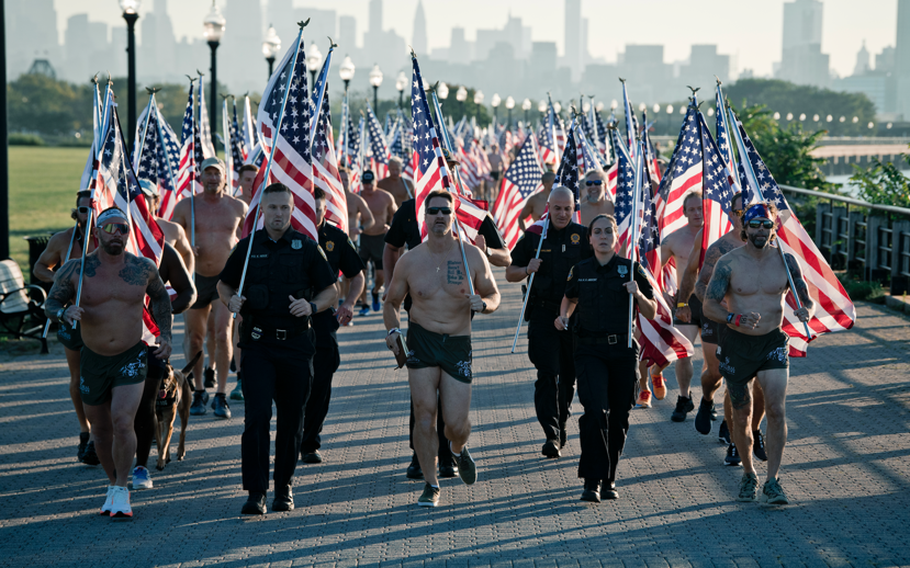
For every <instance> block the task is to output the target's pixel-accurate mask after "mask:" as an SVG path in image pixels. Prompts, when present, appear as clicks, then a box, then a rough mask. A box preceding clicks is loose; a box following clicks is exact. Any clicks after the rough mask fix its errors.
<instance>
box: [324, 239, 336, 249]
mask: <svg viewBox="0 0 910 568" xmlns="http://www.w3.org/2000/svg"><path fill="white" fill-rule="evenodd" d="M325 250H327V251H329V252H332V251H333V250H335V241H326V243H325Z"/></svg>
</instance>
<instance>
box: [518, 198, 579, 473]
mask: <svg viewBox="0 0 910 568" xmlns="http://www.w3.org/2000/svg"><path fill="white" fill-rule="evenodd" d="M547 207H548V215H549V217H548V221H546V222H547V223H548V226H547V228H546V229H547V236H546V239H544V241H543V245H542V246H541V247H540V257H539V258H534V257H535V255H536V254H537V245H538V243H540V237H541V235H540V233H536V232H534V230H533V229H532V230H530V231H528V232H526V233H525V234H524V235H523V236H522V237H521V239H519V241H518V243H517V244H516V245H515V248H514V249H512V265H511V266H509V267H508V268H507V269H506V279H507V280H508V281H509V282H521V281H522V280H524V279H525V278H528V277H529V276H530V275H531V274H534V273H536V274H537V276H535V277H534V283H533V285H532V286H531V289H530V290H529V291H528V294H530V296H529V298H528V306H527V309H526V311H525V319H526V320H528V356H529V357H530V359H531V363H533V364H534V366H535V367H537V382H535V383H534V407H535V409H536V411H537V420H538V421H539V422H540V425H541V426H542V427H543V432H544V435H545V436H546V439H547V441H546V442H545V443H544V445H543V448H542V449H541V452H542V453H543V455H545V456H547V457H549V458H558V457H559V456H560V449H561V448H563V447H564V446H565V445H566V421H567V420H568V419H569V406H570V405H571V404H572V398H573V397H574V396H575V361H574V355H573V345H572V334H571V333H569V332H568V331H557V330H555V329H553V322H554V321H555V320H556V316H558V315H559V302H560V301H561V300H562V297H563V292H564V290H565V285H566V275H568V274H569V269H570V268H572V266H574V265H575V264H576V263H577V262H579V261H581V260H583V259H585V258H588V257H589V256H591V249H590V247H589V245H588V238H587V229H585V227H584V226H582V225H579V224H578V223H574V222H572V215H573V214H574V212H575V199H574V196H573V194H572V191H571V190H569V189H568V188H566V187H564V186H558V187H554V188H553V190H552V191H551V192H550V198H549V199H548V200H547Z"/></svg>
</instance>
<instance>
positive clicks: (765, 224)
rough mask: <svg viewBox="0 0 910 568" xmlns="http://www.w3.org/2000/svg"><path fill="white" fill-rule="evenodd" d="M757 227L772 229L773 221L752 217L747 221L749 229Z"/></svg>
mask: <svg viewBox="0 0 910 568" xmlns="http://www.w3.org/2000/svg"><path fill="white" fill-rule="evenodd" d="M759 227H761V228H763V229H773V228H774V221H762V220H761V219H752V220H751V221H749V228H750V229H758V228H759Z"/></svg>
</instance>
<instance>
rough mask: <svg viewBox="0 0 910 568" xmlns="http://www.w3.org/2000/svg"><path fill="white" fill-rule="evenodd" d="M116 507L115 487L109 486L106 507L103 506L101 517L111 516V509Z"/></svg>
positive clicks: (105, 500) (99, 512)
mask: <svg viewBox="0 0 910 568" xmlns="http://www.w3.org/2000/svg"><path fill="white" fill-rule="evenodd" d="M113 505H114V486H113V485H108V486H107V497H105V498H104V505H101V510H100V511H98V514H99V515H107V516H108V517H109V516H111V507H112V506H113Z"/></svg>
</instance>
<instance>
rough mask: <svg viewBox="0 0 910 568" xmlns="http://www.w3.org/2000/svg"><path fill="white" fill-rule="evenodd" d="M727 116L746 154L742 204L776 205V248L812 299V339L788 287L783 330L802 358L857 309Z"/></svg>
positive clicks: (741, 132)
mask: <svg viewBox="0 0 910 568" xmlns="http://www.w3.org/2000/svg"><path fill="white" fill-rule="evenodd" d="M730 115H731V119H732V120H734V121H735V123H736V125H737V129H738V131H739V137H737V144H740V142H741V143H742V146H740V155H741V156H746V157H747V158H748V160H746V159H743V160H742V161H743V162H744V163H743V164H741V165H742V166H743V168H741V170H740V171H741V172H743V173H745V175H741V177H740V182H741V183H742V188H743V206H744V207H745V206H747V205H748V204H751V203H755V202H758V201H765V202H771V203H774V205H775V206H776V207H777V210H778V212H779V221H780V223H779V227H778V228H777V230H776V233H777V236H778V237H779V238H778V239H777V242H778V243H779V246H782V247H783V250H784V252H785V253H789V254H792V255H793V256H794V258H796V260H797V261H798V262H799V264H800V268H801V269H802V271H803V278H804V279H805V281H806V284H807V285H808V287H809V294H810V296H812V298H813V299H814V300H815V314H814V315H813V316H812V318H811V319H810V320H809V322H808V323H809V327H810V328H811V329H812V331H813V332H814V334H815V335H814V337H813V338H812V339H809V338H808V337H807V336H806V334H805V327H804V326H803V324H802V322H800V321H799V319H798V318H797V317H796V315H795V314H794V311H795V310H796V300H795V298H794V296H793V291H792V290H791V291H789V292H788V293H787V297H786V302H785V305H784V322H783V327H782V329H783V331H784V333H786V334H787V335H789V336H790V356H791V357H805V356H806V351H807V349H808V347H809V342H810V341H812V340H813V339H815V338H816V337H818V336H819V335H820V334H822V333H829V332H832V331H842V330H847V329H850V328H852V327H853V323H854V322H855V321H856V307H855V306H854V305H853V302H852V301H851V300H850V296H849V295H848V294H847V292H846V290H844V287H843V286H842V285H841V283H840V281H839V280H838V279H837V277H836V276H835V275H834V271H833V270H831V267H830V266H829V265H828V263H827V262H826V261H825V257H824V256H822V254H821V252H820V251H819V250H818V248H817V247H816V246H815V243H814V242H813V241H812V238H811V237H810V236H809V234H808V233H807V232H806V230H805V229H804V228H803V226H802V224H801V223H800V222H799V219H797V217H796V213H794V212H793V210H792V209H790V205H789V204H788V203H787V200H786V198H784V194H783V193H782V192H781V190H780V187H779V186H778V185H777V182H776V181H774V176H772V175H771V172H770V171H769V170H768V168H767V166H765V163H764V161H763V160H762V159H761V156H759V155H758V151H756V149H755V146H754V145H753V144H752V140H750V139H749V135H748V134H746V131H745V130H744V129H743V126H742V123H740V122H739V121H738V120H736V118H735V115H733V111H732V110H731V111H730ZM740 137H741V138H742V140H741V141H740V140H739V138H740ZM747 170H748V171H747ZM753 176H754V177H753Z"/></svg>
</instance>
